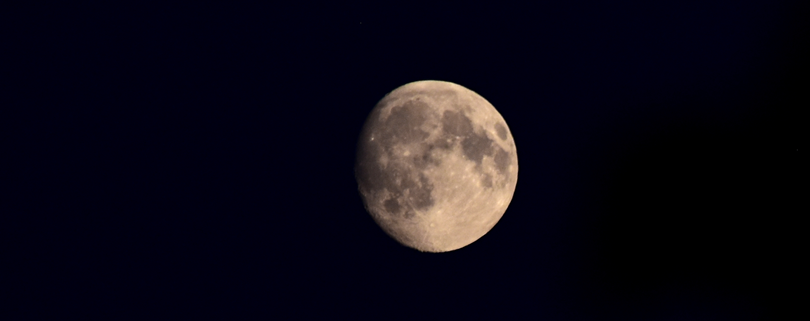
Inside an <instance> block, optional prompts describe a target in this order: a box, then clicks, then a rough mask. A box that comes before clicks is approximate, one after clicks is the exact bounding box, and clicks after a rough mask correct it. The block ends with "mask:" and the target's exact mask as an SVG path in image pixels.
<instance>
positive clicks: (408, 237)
mask: <svg viewBox="0 0 810 321" xmlns="http://www.w3.org/2000/svg"><path fill="white" fill-rule="evenodd" d="M355 174H356V178H357V183H358V188H359V190H360V195H361V197H362V199H363V202H364V204H365V207H366V209H367V210H368V212H369V213H370V214H371V216H372V217H373V219H374V221H375V222H376V223H377V224H378V225H379V226H380V227H381V228H382V229H383V230H384V231H385V232H386V233H387V234H388V235H390V236H391V237H392V238H394V239H395V240H397V241H398V242H399V243H401V244H402V245H405V246H408V247H411V248H414V249H417V250H419V251H423V252H447V251H453V250H456V249H459V248H462V247H465V246H467V245H469V244H471V243H473V242H475V241H476V240H478V239H479V238H481V237H482V236H484V234H486V233H487V232H489V231H490V230H491V229H492V228H493V227H494V226H495V224H496V223H498V221H499V220H500V219H501V217H502V216H503V215H504V213H505V212H506V208H507V207H508V206H509V203H510V202H511V201H512V196H513V195H514V192H515V187H516V184H517V174H518V161H517V151H516V149H515V142H514V139H513V138H512V134H511V132H510V131H509V126H507V124H506V122H505V121H504V119H503V117H502V116H501V114H500V113H499V112H498V111H497V110H496V109H495V107H493V106H492V104H490V103H489V102H488V101H487V100H486V99H484V98H483V97H481V96H480V95H478V94H477V93H475V92H473V91H472V90H469V89H467V88H465V87H462V86H460V85H457V84H454V83H451V82H445V81H434V80H426V81H417V82H412V83H408V84H406V85H403V86H401V87H399V88H397V89H395V90H394V91H392V92H390V93H389V94H388V95H386V96H385V97H383V99H382V100H380V101H379V102H378V103H377V105H376V106H375V107H374V109H373V110H372V111H371V113H370V114H369V116H368V118H367V120H366V122H365V124H364V126H363V129H362V131H361V134H360V138H359V141H358V148H357V159H356V163H355Z"/></svg>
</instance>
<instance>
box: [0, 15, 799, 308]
mask: <svg viewBox="0 0 810 321" xmlns="http://www.w3.org/2000/svg"><path fill="white" fill-rule="evenodd" d="M797 3H798V1H795V2H787V1H764V0H762V1H647V2H638V3H636V2H628V1H618V2H615V1H546V2H541V3H537V4H533V5H530V6H510V5H507V4H500V3H494V4H490V5H487V6H469V7H456V6H450V5H437V4H431V5H429V6H422V5H417V4H408V5H405V4H400V5H397V6H354V7H340V6H338V5H333V6H320V5H316V4H311V5H304V6H303V7H302V8H279V7H274V6H271V5H266V6H237V5H207V4H200V3H198V4H195V5H191V6H181V5H173V4H164V5H161V6H154V7H150V6H145V5H141V6H132V7H127V6H123V5H120V6H119V5H118V4H115V5H110V6H108V7H103V8H102V7H82V6H65V7H41V8H36V9H31V10H29V11H26V12H24V13H23V14H25V15H31V16H32V17H35V18H36V19H35V20H26V19H21V20H24V21H28V22H27V23H21V24H20V27H19V28H16V29H14V30H16V32H15V33H14V35H13V36H12V37H11V38H10V39H11V41H14V43H16V44H18V45H15V46H12V47H13V48H17V49H14V50H18V51H19V53H20V55H19V58H18V59H16V60H14V61H15V66H13V67H12V68H14V73H13V74H12V75H13V81H12V82H11V83H10V84H9V86H8V87H7V88H8V89H7V90H8V92H10V93H11V94H12V95H11V97H10V98H9V99H7V101H8V103H7V104H8V105H7V106H12V107H15V108H8V110H10V111H12V113H13V115H12V116H11V117H9V118H7V119H9V120H10V121H11V122H12V126H11V127H9V128H11V129H12V131H11V133H12V135H11V137H12V139H11V143H10V144H8V145H7V153H8V155H11V159H12V160H13V161H15V162H14V164H15V165H14V166H13V167H9V168H11V169H12V170H10V171H8V172H7V174H6V176H7V178H8V179H7V180H6V181H7V182H11V183H12V185H13V188H12V190H13V192H12V193H11V194H9V195H8V196H10V197H11V199H12V200H13V201H12V202H9V203H7V204H10V205H11V206H9V207H8V210H6V211H5V212H6V213H9V215H6V217H7V218H11V219H12V220H11V221H10V222H9V223H7V224H3V225H4V226H3V227H4V228H5V229H8V231H7V233H4V235H5V236H6V239H7V240H8V243H7V245H6V247H9V248H10V249H11V252H10V253H12V254H13V255H19V259H17V258H16V256H15V259H14V260H13V261H14V262H17V263H19V264H20V265H19V268H18V269H14V271H15V272H14V273H12V274H11V275H15V279H17V280H19V281H21V282H20V283H19V284H21V286H19V287H13V288H12V289H14V290H15V293H16V294H15V295H14V296H13V297H14V300H13V301H11V303H10V304H9V306H11V312H16V313H22V314H24V315H26V316H28V317H29V319H32V320H33V319H39V320H42V317H43V316H46V315H47V316H97V315H98V316H106V317H109V318H112V319H116V317H118V316H158V317H165V318H172V319H177V318H183V319H185V318H189V317H191V318H193V319H200V320H204V319H207V318H209V317H223V318H228V319H234V320H242V319H246V318H251V319H252V318H257V319H258V318H260V319H270V320H273V319H276V320H286V319H289V318H292V317H298V318H303V319H310V318H316V319H335V318H351V319H356V318H360V317H373V318H374V320H383V319H392V318H394V319H396V318H405V319H417V318H419V319H421V318H446V319H448V320H456V319H461V318H470V317H473V318H495V319H504V320H508V319H517V318H520V319H536V320H782V319H793V318H787V316H790V315H792V314H790V312H789V311H792V309H794V308H795V307H796V305H797V304H798V303H799V297H796V296H793V295H792V294H790V292H788V291H789V290H790V289H794V290H798V289H801V287H799V284H798V280H799V278H798V271H799V270H800V269H799V267H798V262H799V261H801V260H800V258H801V257H802V256H806V247H801V248H804V249H805V250H800V246H799V245H798V244H800V242H801V241H800V239H804V238H800V235H802V236H804V235H806V232H805V231H801V233H802V234H799V233H800V232H799V230H800V229H801V228H800V227H801V226H802V225H800V224H799V223H798V222H799V219H800V217H799V214H805V215H803V216H806V213H805V212H804V211H800V210H798V209H797V208H798V206H799V205H801V203H800V198H799V197H800V195H806V193H800V189H799V187H800V183H803V182H805V181H804V180H802V179H801V178H800V174H799V166H798V164H799V160H800V159H805V157H804V155H805V152H804V149H803V148H805V147H806V141H805V140H800V139H799V135H800V134H799V130H798V129H799V127H800V126H804V125H803V124H804V123H805V121H803V119H802V118H800V117H799V110H800V107H806V106H810V104H809V103H810V102H808V98H807V97H808V96H807V88H808V83H807V71H808V70H807V64H806V59H807V57H810V56H808V55H810V53H808V51H807V40H808V39H810V38H808V34H807V33H806V31H805V30H807V29H806V28H805V26H804V25H802V24H803V23H804V22H805V21H803V20H806V15H805V14H803V13H802V12H801V11H799V10H798V6H797ZM418 80H443V81H450V82H454V83H457V84H459V85H462V86H464V87H467V88H469V89H471V90H473V91H475V92H477V93H478V94H480V95H481V96H483V97H484V98H486V99H487V100H488V101H489V102H491V103H492V105H493V106H494V107H495V108H496V109H498V111H499V112H500V113H501V115H502V116H503V117H504V119H505V120H506V122H507V124H508V125H509V128H510V130H511V132H512V135H513V136H514V140H515V144H516V146H517V153H518V164H519V172H518V183H517V189H516V191H515V194H514V197H513V199H512V203H511V205H510V206H509V208H508V209H507V211H506V213H505V214H504V216H503V218H502V219H501V220H500V222H499V223H498V224H497V225H496V226H495V227H494V228H493V229H492V230H491V231H490V232H489V233H487V234H486V235H484V236H483V237H482V238H481V239H479V240H478V241H476V242H474V243H472V244H470V245H468V246H467V247H464V248H462V249H459V250H456V251H452V252H448V253H442V254H433V253H421V252H418V251H416V250H413V249H410V248H407V247H404V246H402V245H400V244H399V243H397V242H396V241H394V240H393V239H392V238H390V237H389V236H387V235H386V234H385V233H384V232H383V231H382V230H381V229H380V228H379V227H378V226H377V225H376V224H375V223H374V222H373V220H372V219H371V217H370V215H368V213H367V212H366V211H365V209H364V208H363V203H362V200H361V198H360V195H359V193H358V191H357V183H356V181H355V178H354V168H353V165H354V160H355V152H356V149H355V147H356V143H357V138H358V135H359V134H360V129H361V126H362V125H363V123H364V121H365V119H366V116H367V115H368V113H369V112H370V111H371V109H372V108H373V107H374V106H375V104H376V103H377V102H378V101H379V100H380V99H381V98H382V97H383V96H384V95H385V94H387V93H388V92H390V91H392V90H394V89H395V88H397V87H399V86H401V85H404V84H406V83H409V82H412V81H418ZM805 120H806V119H805ZM800 124H801V125H800ZM803 163H806V161H804V162H803ZM801 185H802V186H805V185H806V184H801ZM804 192H806V191H804ZM4 207H5V206H4ZM18 218H19V219H18ZM9 245H10V246H9ZM15 266H17V265H15ZM45 307H47V308H45ZM799 319H801V318H799Z"/></svg>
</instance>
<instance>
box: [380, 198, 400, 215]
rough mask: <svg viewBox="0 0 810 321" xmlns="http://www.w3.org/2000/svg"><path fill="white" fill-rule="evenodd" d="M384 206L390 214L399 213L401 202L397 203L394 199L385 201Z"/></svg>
mask: <svg viewBox="0 0 810 321" xmlns="http://www.w3.org/2000/svg"><path fill="white" fill-rule="evenodd" d="M383 206H385V210H387V211H388V213H399V209H400V206H399V202H397V200H396V199H394V198H389V199H387V200H385V202H383Z"/></svg>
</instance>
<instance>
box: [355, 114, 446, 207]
mask: <svg viewBox="0 0 810 321" xmlns="http://www.w3.org/2000/svg"><path fill="white" fill-rule="evenodd" d="M379 110H380V109H379V108H378V109H375V111H374V112H372V113H371V115H370V116H369V121H367V123H366V126H365V127H364V129H363V133H362V134H361V137H362V138H361V140H360V142H359V146H358V154H357V158H358V159H357V165H356V168H355V175H357V179H358V181H359V182H360V185H361V191H362V192H363V193H367V194H368V193H371V194H376V195H377V196H378V197H379V195H382V194H383V192H384V191H387V192H388V197H387V198H386V199H385V200H384V201H383V207H384V208H385V209H386V211H388V212H389V213H391V214H394V215H402V216H404V217H405V218H412V217H413V216H414V215H415V211H422V210H426V209H429V208H430V207H432V206H433V204H434V200H433V198H432V197H431V192H432V190H433V185H432V184H431V183H430V181H429V179H428V178H427V177H426V176H425V175H424V174H423V173H422V172H421V171H414V170H412V167H411V166H409V164H408V163H409V162H410V161H412V160H413V161H414V162H413V164H414V165H416V167H419V164H420V163H419V161H418V160H421V161H422V162H423V163H424V164H423V165H424V166H426V164H427V163H428V162H431V161H433V160H431V159H430V157H429V156H426V155H425V154H421V155H415V156H412V157H410V158H404V159H403V158H402V156H399V155H393V150H392V148H393V147H394V146H396V145H401V144H412V143H419V142H422V141H424V140H425V139H427V137H428V136H429V135H430V133H428V132H425V131H424V130H422V129H421V128H420V127H421V126H422V125H423V124H424V123H425V121H426V120H427V119H428V117H430V112H431V111H432V110H431V108H430V106H428V105H427V104H425V103H424V102H422V101H419V100H409V101H406V102H405V103H403V104H402V105H401V106H396V107H393V108H392V109H391V114H390V115H389V116H388V117H387V118H386V119H385V120H384V121H377V120H378V119H379V116H380V113H379ZM372 136H373V137H374V138H375V139H374V140H373V141H372V140H371V137H372ZM383 155H385V156H387V158H388V163H387V166H386V167H383V164H381V163H380V158H381V157H382V156H383ZM405 195H407V197H405V198H403V197H402V196H405ZM367 202H368V200H367ZM367 206H368V204H367Z"/></svg>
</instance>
